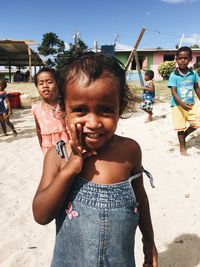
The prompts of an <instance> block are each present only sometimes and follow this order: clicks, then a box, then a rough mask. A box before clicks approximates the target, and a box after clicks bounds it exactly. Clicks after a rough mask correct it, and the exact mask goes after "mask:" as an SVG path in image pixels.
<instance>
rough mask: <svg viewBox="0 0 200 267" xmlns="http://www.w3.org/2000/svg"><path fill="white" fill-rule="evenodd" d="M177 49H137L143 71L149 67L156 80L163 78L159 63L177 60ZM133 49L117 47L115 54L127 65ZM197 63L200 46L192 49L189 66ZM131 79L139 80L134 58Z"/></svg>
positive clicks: (198, 61)
mask: <svg viewBox="0 0 200 267" xmlns="http://www.w3.org/2000/svg"><path fill="white" fill-rule="evenodd" d="M176 51H177V49H163V48H155V49H153V48H143V49H137V54H138V59H139V63H140V68H141V70H143V72H144V71H145V70H147V69H150V70H153V71H154V73H155V78H154V79H155V80H162V77H161V76H160V74H159V73H158V67H159V65H160V64H161V63H162V62H164V61H173V60H175V55H176ZM130 53H131V49H129V50H128V49H124V50H123V49H117V47H116V48H115V56H116V57H117V58H118V59H119V60H120V61H121V62H122V63H123V64H124V65H125V64H126V62H127V60H128V58H129V55H130ZM195 63H199V64H200V48H195V49H192V61H191V62H190V64H189V67H193V65H194V64H195ZM128 79H129V80H138V79H139V77H138V73H137V70H136V62H135V59H134V58H133V60H132V63H131V65H130V72H129V74H128Z"/></svg>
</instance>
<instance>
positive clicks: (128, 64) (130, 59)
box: [125, 28, 146, 71]
mask: <svg viewBox="0 0 200 267" xmlns="http://www.w3.org/2000/svg"><path fill="white" fill-rule="evenodd" d="M145 30H146V29H145V28H142V30H141V32H140V34H139V36H138V39H137V41H136V43H135V45H134V47H133V50H132V51H131V53H130V55H129V58H128V60H127V62H126V65H125V71H127V69H128V68H129V66H130V64H131V61H132V60H133V57H134V55H135V51H136V50H137V48H138V46H139V44H140V41H141V40H142V37H143V35H144V32H145Z"/></svg>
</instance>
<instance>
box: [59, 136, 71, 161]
mask: <svg viewBox="0 0 200 267" xmlns="http://www.w3.org/2000/svg"><path fill="white" fill-rule="evenodd" d="M56 151H57V153H58V155H59V156H60V157H61V158H62V159H63V158H65V159H66V161H68V159H69V156H68V153H67V149H66V145H65V142H64V141H63V140H60V141H58V142H57V143H56Z"/></svg>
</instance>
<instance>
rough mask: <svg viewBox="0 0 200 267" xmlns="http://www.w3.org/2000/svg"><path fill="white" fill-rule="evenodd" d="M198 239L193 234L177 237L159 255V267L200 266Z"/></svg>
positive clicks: (199, 240) (199, 244)
mask: <svg viewBox="0 0 200 267" xmlns="http://www.w3.org/2000/svg"><path fill="white" fill-rule="evenodd" d="M198 263H199V264H200V238H199V237H198V236H197V235H194V234H183V235H180V236H178V237H177V238H176V239H175V240H174V241H173V242H172V243H171V244H169V245H168V249H167V250H166V251H164V252H161V253H159V267H196V266H200V265H198Z"/></svg>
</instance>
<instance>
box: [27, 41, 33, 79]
mask: <svg viewBox="0 0 200 267" xmlns="http://www.w3.org/2000/svg"><path fill="white" fill-rule="evenodd" d="M27 46H28V63H29V82H30V83H31V82H32V67H31V65H32V62H31V49H30V46H29V45H27Z"/></svg>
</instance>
